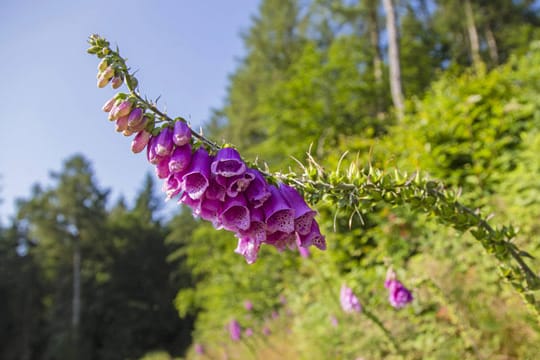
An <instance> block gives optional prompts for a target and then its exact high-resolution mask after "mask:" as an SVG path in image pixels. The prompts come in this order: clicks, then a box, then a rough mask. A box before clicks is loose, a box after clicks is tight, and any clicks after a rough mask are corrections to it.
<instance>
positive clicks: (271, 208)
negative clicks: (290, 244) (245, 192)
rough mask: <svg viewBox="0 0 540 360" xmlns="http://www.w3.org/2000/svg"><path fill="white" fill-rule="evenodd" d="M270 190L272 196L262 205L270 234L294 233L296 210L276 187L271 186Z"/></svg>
mask: <svg viewBox="0 0 540 360" xmlns="http://www.w3.org/2000/svg"><path fill="white" fill-rule="evenodd" d="M268 189H269V191H270V193H271V196H270V197H269V198H268V200H266V201H265V202H264V204H263V205H262V209H263V211H264V216H265V217H266V226H267V227H268V232H269V233H273V232H276V231H281V232H284V233H292V232H293V231H294V210H293V209H292V208H291V206H290V205H289V204H288V203H287V201H286V200H285V198H284V197H283V195H281V193H280V192H279V190H278V189H277V188H276V187H275V186H273V185H269V186H268Z"/></svg>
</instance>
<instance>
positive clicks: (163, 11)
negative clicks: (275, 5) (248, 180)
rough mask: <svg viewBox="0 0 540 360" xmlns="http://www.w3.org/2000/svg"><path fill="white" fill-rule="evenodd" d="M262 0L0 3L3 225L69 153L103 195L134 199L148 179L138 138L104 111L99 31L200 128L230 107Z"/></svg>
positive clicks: (149, 85)
mask: <svg viewBox="0 0 540 360" xmlns="http://www.w3.org/2000/svg"><path fill="white" fill-rule="evenodd" d="M258 3H259V1H256V0H232V1H220V0H207V1H195V0H191V1H187V0H177V1H173V0H167V1H104V0H101V1H68V0H54V1H38V0H34V1H30V0H2V1H0V48H1V49H2V50H1V54H2V56H1V57H0V80H1V81H0V99H1V101H2V105H1V106H0V145H1V146H2V151H0V198H1V199H3V203H2V204H0V219H1V220H2V221H3V222H4V223H5V220H6V219H7V218H8V216H10V215H12V214H13V211H14V200H15V199H16V198H18V197H23V198H24V197H28V196H29V195H30V189H31V186H32V185H33V184H35V183H41V184H50V181H49V176H48V175H49V172H50V171H51V170H60V169H61V166H62V162H63V161H64V160H65V159H66V158H67V157H68V156H70V155H72V154H75V153H81V154H83V155H85V156H86V157H87V158H88V159H90V161H91V162H92V165H93V169H94V172H95V174H96V178H97V180H98V183H99V185H100V186H101V187H108V188H111V189H112V190H113V193H112V199H115V198H117V197H118V196H119V195H120V194H122V195H124V196H125V197H126V198H127V199H128V200H129V201H131V200H132V199H133V197H134V196H135V194H136V192H137V190H138V189H140V187H141V184H142V180H143V178H144V176H145V174H146V172H148V171H152V168H151V166H150V165H148V164H147V163H146V159H145V156H144V155H143V154H139V155H133V154H132V153H131V151H130V149H129V144H130V141H131V140H130V138H125V137H123V136H122V135H120V134H118V133H116V132H115V131H114V125H113V123H111V122H109V121H108V120H107V117H106V114H105V113H103V112H102V111H101V106H102V105H103V103H104V102H105V101H106V100H107V99H108V98H110V97H111V96H112V94H113V90H111V89H110V87H108V88H107V89H98V88H97V87H96V84H95V83H96V80H95V79H96V66H97V63H98V61H97V58H95V57H93V56H90V55H87V54H86V48H87V43H86V39H87V37H88V35H90V34H92V33H98V34H100V35H102V36H105V37H106V38H107V39H108V40H109V41H110V42H111V44H113V45H114V44H117V45H118V46H119V47H120V51H121V53H122V54H123V55H124V56H125V57H127V58H129V64H130V65H131V67H132V68H133V69H138V70H139V72H138V74H137V76H138V78H139V84H140V86H141V92H142V93H143V94H145V95H147V96H148V97H149V98H156V97H157V96H159V95H161V96H162V97H161V99H160V105H161V106H162V107H165V108H166V110H167V112H168V113H169V114H171V115H180V116H183V117H185V118H187V119H189V120H190V122H191V123H192V125H194V127H195V128H198V125H199V124H201V123H203V122H204V121H206V120H207V119H208V118H209V115H210V109H211V108H213V107H219V106H220V105H221V104H222V103H223V99H224V96H225V91H226V87H227V84H228V80H227V79H228V75H230V73H232V72H233V71H234V69H235V67H236V65H237V63H238V60H239V58H240V57H241V56H242V55H243V54H244V48H243V44H242V40H241V38H240V33H241V31H245V30H247V29H248V27H249V25H250V23H251V19H250V17H251V16H252V15H254V14H255V13H256V10H257V6H258Z"/></svg>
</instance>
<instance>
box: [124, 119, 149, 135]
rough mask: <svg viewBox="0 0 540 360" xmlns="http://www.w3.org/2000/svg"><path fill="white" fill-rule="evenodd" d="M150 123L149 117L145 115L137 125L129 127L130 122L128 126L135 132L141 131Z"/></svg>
mask: <svg viewBox="0 0 540 360" xmlns="http://www.w3.org/2000/svg"><path fill="white" fill-rule="evenodd" d="M147 123H148V118H147V117H146V116H143V118H142V119H141V121H140V122H139V123H138V124H137V126H132V127H129V124H128V127H129V129H130V130H131V131H133V132H139V131H141V130H144V129H145V128H146V124H147Z"/></svg>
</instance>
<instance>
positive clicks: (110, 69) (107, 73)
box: [101, 66, 114, 80]
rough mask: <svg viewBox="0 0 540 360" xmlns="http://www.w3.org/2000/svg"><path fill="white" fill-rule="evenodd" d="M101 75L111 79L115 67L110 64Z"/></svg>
mask: <svg viewBox="0 0 540 360" xmlns="http://www.w3.org/2000/svg"><path fill="white" fill-rule="evenodd" d="M101 76H103V77H104V78H106V79H107V80H110V79H111V78H112V77H113V76H114V69H113V67H112V66H108V67H107V68H106V69H105V70H103V72H102V73H101Z"/></svg>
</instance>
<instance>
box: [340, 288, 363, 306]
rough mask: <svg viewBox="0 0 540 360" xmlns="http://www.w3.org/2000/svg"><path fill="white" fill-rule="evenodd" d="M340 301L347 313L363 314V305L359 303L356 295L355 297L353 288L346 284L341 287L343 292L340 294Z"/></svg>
mask: <svg viewBox="0 0 540 360" xmlns="http://www.w3.org/2000/svg"><path fill="white" fill-rule="evenodd" d="M339 300H340V303H341V308H342V309H343V311H345V312H348V313H350V312H361V311H362V305H360V302H359V301H358V298H357V297H356V295H354V293H353V291H352V289H351V288H349V287H347V286H346V285H345V284H343V285H342V286H341V292H340V294H339Z"/></svg>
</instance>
